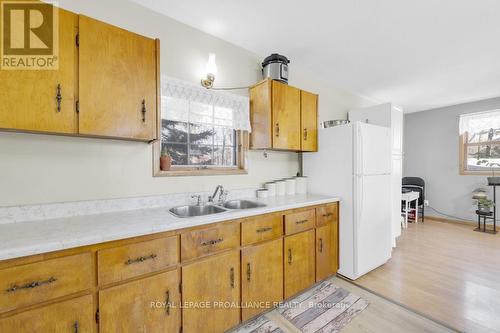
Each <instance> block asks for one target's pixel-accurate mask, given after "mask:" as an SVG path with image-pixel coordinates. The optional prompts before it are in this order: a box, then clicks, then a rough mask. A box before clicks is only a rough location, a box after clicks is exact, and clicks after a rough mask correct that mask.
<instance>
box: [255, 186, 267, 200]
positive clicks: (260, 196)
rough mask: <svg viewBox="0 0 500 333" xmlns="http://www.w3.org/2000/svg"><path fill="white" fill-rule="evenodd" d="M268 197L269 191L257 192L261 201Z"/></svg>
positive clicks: (259, 190)
mask: <svg viewBox="0 0 500 333" xmlns="http://www.w3.org/2000/svg"><path fill="white" fill-rule="evenodd" d="M268 195H269V191H268V190H267V189H265V188H260V189H258V190H257V198H259V199H263V198H267V197H268Z"/></svg>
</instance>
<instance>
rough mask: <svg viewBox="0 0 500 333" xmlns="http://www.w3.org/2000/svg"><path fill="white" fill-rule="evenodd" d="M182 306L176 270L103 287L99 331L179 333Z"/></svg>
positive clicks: (111, 332)
mask: <svg viewBox="0 0 500 333" xmlns="http://www.w3.org/2000/svg"><path fill="white" fill-rule="evenodd" d="M179 305H180V294H179V273H178V271H177V270H174V271H170V272H166V273H161V274H158V275H154V276H151V277H148V278H143V279H140V280H137V281H133V282H128V283H125V284H123V285H119V286H115V287H111V288H108V289H104V290H102V291H100V292H99V332H100V333H115V332H134V333H141V332H142V333H146V332H179V331H180V326H181V323H180V321H181V311H180V307H179ZM69 332H71V331H69ZM79 332H80V331H79ZM81 332H85V331H84V330H82V331H81Z"/></svg>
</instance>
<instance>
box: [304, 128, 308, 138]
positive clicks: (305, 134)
mask: <svg viewBox="0 0 500 333" xmlns="http://www.w3.org/2000/svg"><path fill="white" fill-rule="evenodd" d="M304 141H307V128H304Z"/></svg>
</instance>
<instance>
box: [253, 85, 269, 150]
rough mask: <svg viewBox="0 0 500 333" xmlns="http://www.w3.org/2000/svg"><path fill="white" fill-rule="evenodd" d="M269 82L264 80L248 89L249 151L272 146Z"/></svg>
mask: <svg viewBox="0 0 500 333" xmlns="http://www.w3.org/2000/svg"><path fill="white" fill-rule="evenodd" d="M271 82H272V81H271V80H265V81H262V82H260V83H259V84H257V85H255V86H254V87H252V88H251V89H250V92H249V94H250V110H251V111H250V123H251V124H252V132H251V133H250V148H251V149H267V148H271V147H272V145H273V139H272V128H271V126H272V122H273V120H272V108H271V96H272V85H271Z"/></svg>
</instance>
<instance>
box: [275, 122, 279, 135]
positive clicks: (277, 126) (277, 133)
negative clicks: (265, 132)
mask: <svg viewBox="0 0 500 333" xmlns="http://www.w3.org/2000/svg"><path fill="white" fill-rule="evenodd" d="M276 136H277V137H278V136H280V123H276Z"/></svg>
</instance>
